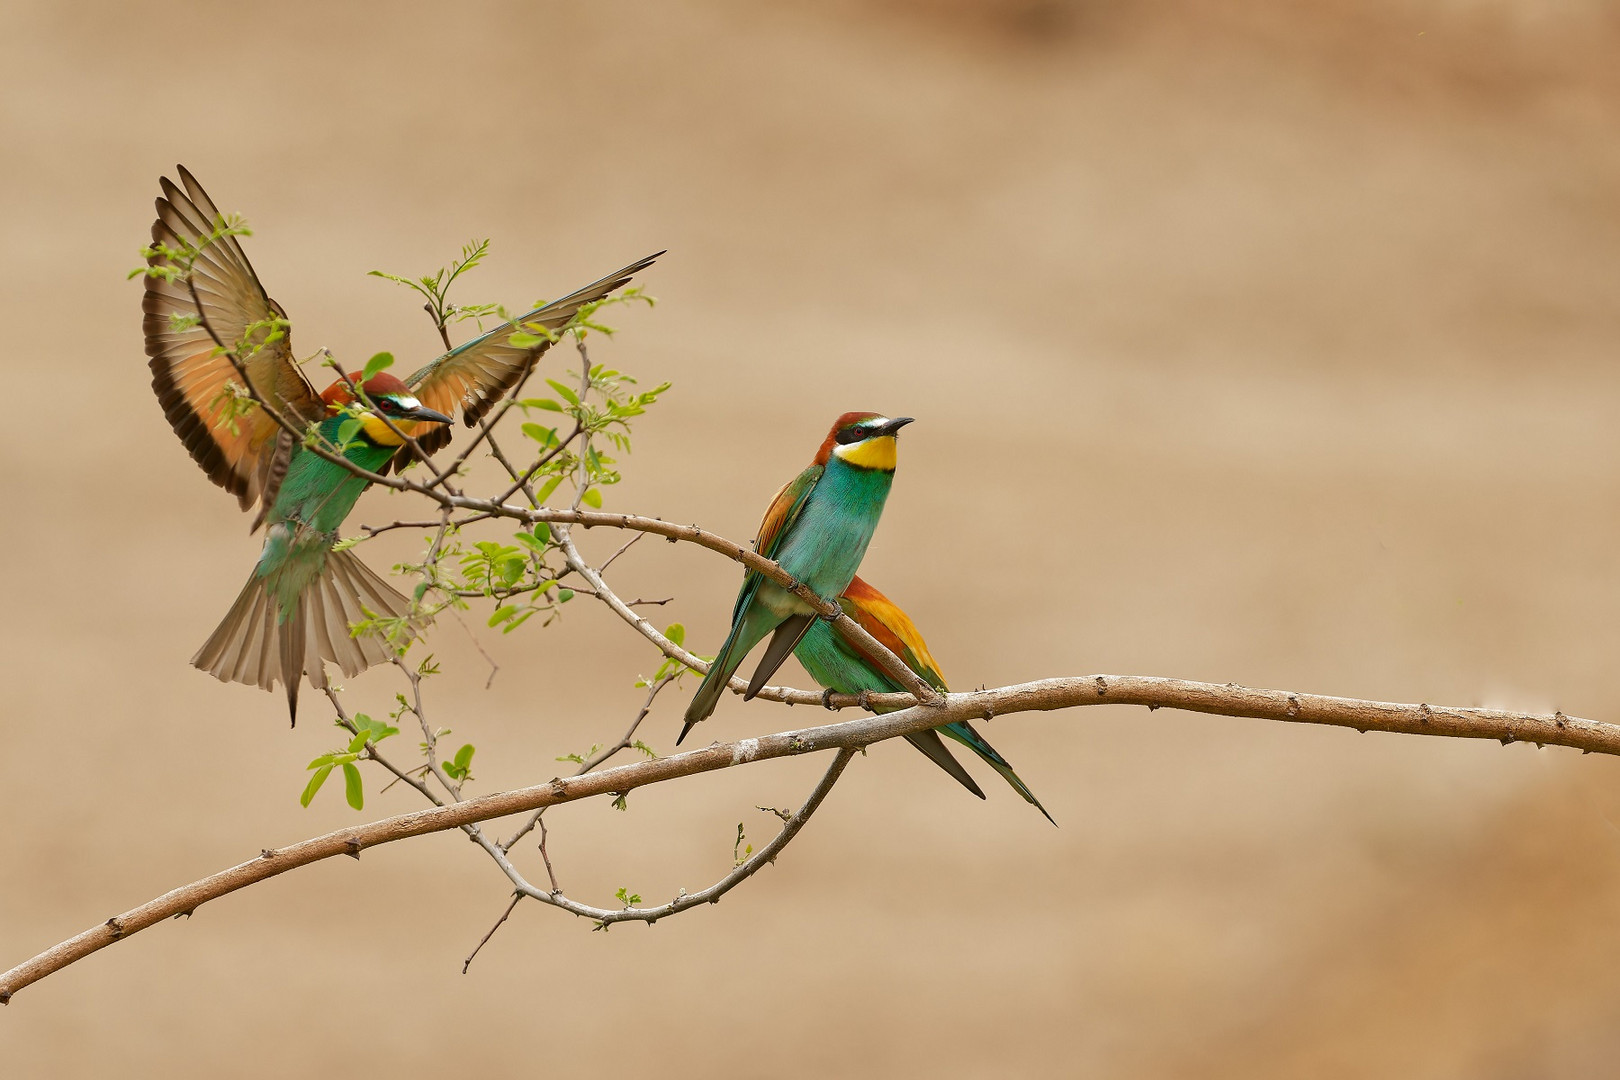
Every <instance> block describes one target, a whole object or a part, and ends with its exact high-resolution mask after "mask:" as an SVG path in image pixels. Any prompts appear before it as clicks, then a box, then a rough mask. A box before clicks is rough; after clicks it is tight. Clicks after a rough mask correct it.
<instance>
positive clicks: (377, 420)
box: [360, 413, 416, 446]
mask: <svg viewBox="0 0 1620 1080" xmlns="http://www.w3.org/2000/svg"><path fill="white" fill-rule="evenodd" d="M360 426H361V427H362V428H364V429H365V432H366V437H367V438H368V439H370V440H371V441H372V442H374V443H376V444H377V445H378V446H404V445H405V440H404V439H402V438H400V437H399V436H398V435H395V434H394V433H393V432H392V431H389V430H388V425H387V424H386V423H385V422H384V421H383V419H382V417H380V416H374V415H372V414H371V413H367V414H366V415H365V416H364V417H362V418H361V420H360ZM394 426H395V427H397V428H398V429H399V430H401V431H403V432H404V433H405V434H407V435H414V434H415V432H413V431H412V430H411V429H412V428H414V427H416V421H415V420H395V421H394Z"/></svg>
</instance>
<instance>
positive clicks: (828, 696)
mask: <svg viewBox="0 0 1620 1080" xmlns="http://www.w3.org/2000/svg"><path fill="white" fill-rule="evenodd" d="M832 695H833V692H832V687H830V686H829V687H827V689H825V690H823V691H822V692H821V707H822V708H823V709H826V710H827V711H828V712H837V711H838V706H836V705H834V704H833V703H832Z"/></svg>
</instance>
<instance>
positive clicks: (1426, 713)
mask: <svg viewBox="0 0 1620 1080" xmlns="http://www.w3.org/2000/svg"><path fill="white" fill-rule="evenodd" d="M1433 719H1434V710H1433V709H1431V708H1429V703H1428V702H1426V701H1425V702H1423V703H1422V704H1420V705H1419V706H1418V723H1420V724H1427V723H1429V722H1430V721H1432V720H1433Z"/></svg>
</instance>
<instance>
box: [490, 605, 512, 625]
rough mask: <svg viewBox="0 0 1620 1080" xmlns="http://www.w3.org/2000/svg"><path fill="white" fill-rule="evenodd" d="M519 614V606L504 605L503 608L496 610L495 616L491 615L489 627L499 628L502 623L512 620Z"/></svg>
mask: <svg viewBox="0 0 1620 1080" xmlns="http://www.w3.org/2000/svg"><path fill="white" fill-rule="evenodd" d="M517 613H518V609H517V606H516V605H515V604H505V605H502V606H501V607H498V608H496V609H495V614H493V615H491V616H490V617H489V623H488V625H490V626H499V625H501V623H503V622H505V621H506V620H507V619H510V618H512V617H513V616H514V615H516V614H517Z"/></svg>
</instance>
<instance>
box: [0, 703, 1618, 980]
mask: <svg viewBox="0 0 1620 1080" xmlns="http://www.w3.org/2000/svg"><path fill="white" fill-rule="evenodd" d="M1079 705H1145V706H1147V707H1148V708H1150V709H1159V708H1174V709H1183V710H1188V711H1191V712H1202V713H1214V714H1218V715H1222V716H1241V717H1253V718H1256V719H1262V720H1281V721H1285V722H1291V723H1302V724H1329V725H1334V726H1338V727H1351V728H1356V729H1358V730H1361V731H1390V732H1402V733H1405V734H1410V735H1442V736H1449V737H1452V738H1465V739H1496V740H1499V741H1501V742H1503V743H1510V742H1530V743H1537V744H1549V745H1555V746H1568V747H1573V748H1575V749H1578V750H1582V751H1586V752H1589V753H1591V752H1595V753H1602V754H1615V755H1620V725H1617V724H1609V723H1603V722H1599V721H1595V720H1584V719H1581V718H1579V717H1574V716H1567V715H1565V714H1564V713H1562V712H1555V713H1553V714H1551V715H1546V714H1535V713H1514V712H1507V711H1504V710H1500V709H1469V708H1453V707H1449V706H1443V705H1428V704H1417V705H1403V704H1395V703H1391V702H1383V701H1363V700H1358V699H1355V698H1340V697H1324V696H1321V695H1316V694H1296V693H1290V692H1288V691H1286V690H1257V689H1252V688H1250V687H1245V686H1237V685H1235V684H1230V683H1228V684H1225V685H1221V684H1217V683H1200V682H1187V681H1184V680H1181V679H1161V678H1153V677H1149V676H1138V675H1092V676H1084V677H1079V678H1067V679H1044V680H1041V681H1039V682H1030V683H1021V684H1018V685H1015V686H1006V687H1002V688H1000V689H996V690H979V691H974V692H971V693H964V694H948V695H946V697H945V701H944V702H943V704H941V705H939V706H933V707H923V706H914V707H912V708H909V709H902V710H901V711H899V712H893V713H888V714H886V715H882V716H865V717H861V718H859V719H856V720H847V721H843V722H841V723H834V724H827V725H824V726H821V727H812V728H803V729H800V730H797V731H787V732H782V733H780V734H776V735H765V736H761V737H759V738H754V739H742V740H739V741H737V742H732V743H715V744H712V745H710V746H707V747H704V748H702V749H699V750H692V751H689V752H687V753H684V754H675V755H673V756H670V757H665V758H656V759H653V760H651V761H640V762H636V763H634V764H630V765H620V766H617V767H615V768H612V769H604V770H602V771H601V772H593V773H587V774H585V775H583V776H579V777H574V778H571V779H556V780H552V781H550V782H548V783H545V784H540V785H537V786H535V787H528V788H520V789H518V790H515V791H507V792H500V793H498V794H494V795H485V796H482V797H480V798H476V799H469V800H467V801H465V802H460V803H454V804H452V805H449V806H443V807H432V808H430V809H425V810H419V811H416V812H415V813H411V814H403V815H401V816H399V817H393V818H388V819H386V820H383V821H378V822H373V823H371V824H369V825H358V826H353V827H350V828H345V829H339V830H337V831H336V832H331V833H327V834H326V835H325V836H318V837H315V838H313V839H310V840H304V841H302V842H300V843H297V844H293V845H291V846H289V847H285V848H281V849H273V850H266V851H264V852H263V853H262V854H261V855H260V856H259V857H258V858H256V859H253V860H250V861H248V862H245V863H241V864H239V865H237V866H233V867H231V868H230V869H229V870H225V871H222V872H221V873H218V874H214V875H212V876H210V877H206V878H203V879H201V880H200V881H195V882H192V883H191V884H190V885H185V886H182V887H181V888H178V889H175V890H173V891H172V892H169V893H165V894H164V895H163V896H160V897H158V898H157V899H155V900H152V901H150V902H148V903H146V904H142V905H141V906H140V907H137V908H133V909H131V910H130V911H126V912H124V913H123V914H121V915H117V916H114V917H113V918H111V919H108V920H107V921H106V922H105V923H103V924H101V925H99V926H96V927H94V928H93V929H90V930H86V931H85V932H84V933H82V934H79V935H77V936H75V937H72V938H69V939H68V940H67V941H64V942H62V943H61V944H59V945H56V946H55V947H53V948H51V949H48V950H46V951H45V952H43V953H40V954H39V955H38V956H36V957H34V958H33V959H31V960H28V961H26V962H24V963H22V964H19V965H18V966H16V967H14V968H12V969H11V970H10V971H7V972H5V973H4V974H3V975H0V1003H5V1002H8V1001H10V999H11V997H12V995H13V994H15V993H16V992H17V991H18V990H21V989H22V988H23V987H25V986H28V985H30V984H32V983H34V982H37V981H38V980H40V979H42V978H44V977H45V976H46V975H49V974H51V973H52V972H54V971H59V970H61V969H62V968H64V967H66V966H68V965H69V964H72V963H74V962H75V961H77V960H81V959H83V958H84V957H86V956H89V955H90V954H91V953H93V952H96V951H97V950H99V949H104V948H106V947H107V946H108V945H111V944H112V943H113V942H115V941H118V940H120V939H122V938H124V937H127V936H128V935H130V934H133V933H137V932H138V931H141V930H144V929H146V928H147V927H150V926H153V925H155V924H157V923H159V922H161V921H163V920H164V919H169V918H173V917H174V916H176V915H184V914H186V913H188V912H190V911H193V910H195V909H196V908H197V907H199V906H201V905H202V904H205V903H207V902H208V901H210V900H215V899H218V898H219V897H221V896H225V895H227V894H229V893H233V892H235V891H237V890H238V889H243V888H246V887H247V886H249V885H253V884H256V883H258V882H260V881H263V880H265V879H267V878H271V877H275V876H277V875H279V874H283V873H286V872H287V871H288V870H292V869H295V868H297V867H300V866H307V865H309V864H310V863H313V862H318V861H320V860H322V859H329V858H332V857H334V856H338V855H353V856H358V855H359V854H360V852H361V851H363V850H364V849H366V848H368V847H375V846H376V845H378V844H387V843H392V842H394V841H396V840H404V839H408V838H410V837H413V836H423V835H426V834H427V833H433V832H442V831H444V830H446V829H455V828H461V827H462V826H465V825H470V824H474V823H476V822H480V821H487V820H489V819H491V818H499V817H506V816H508V815H511V814H517V813H523V812H525V811H529V810H538V809H539V808H541V807H543V806H554V805H557V804H560V803H565V802H574V801H576V800H579V799H585V798H591V797H594V796H598V795H605V794H613V795H618V794H622V793H624V792H627V791H631V790H633V789H635V788H640V787H645V786H647V785H649V784H657V783H663V782H665V781H669V780H674V779H677V778H679V777H683V776H692V775H695V774H697V773H704V772H713V771H715V770H717V769H727V768H732V767H734V766H737V765H742V764H746V763H750V762H756V761H767V760H770V759H772V758H780V757H790V756H795V755H799V754H806V753H814V752H817V751H822V750H844V749H858V748H860V747H863V746H868V745H870V744H872V743H875V742H880V741H882V740H884V739H892V738H895V737H897V736H901V735H907V734H911V733H913V732H917V731H922V730H924V729H926V728H930V727H936V726H938V725H940V724H945V723H949V722H951V721H953V720H977V719H983V718H987V717H991V716H1003V715H1006V714H1008V713H1015V712H1027V711H1032V710H1042V711H1045V710H1052V709H1067V708H1073V707H1075V706H1079Z"/></svg>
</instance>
